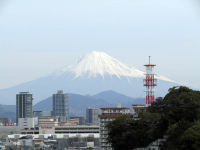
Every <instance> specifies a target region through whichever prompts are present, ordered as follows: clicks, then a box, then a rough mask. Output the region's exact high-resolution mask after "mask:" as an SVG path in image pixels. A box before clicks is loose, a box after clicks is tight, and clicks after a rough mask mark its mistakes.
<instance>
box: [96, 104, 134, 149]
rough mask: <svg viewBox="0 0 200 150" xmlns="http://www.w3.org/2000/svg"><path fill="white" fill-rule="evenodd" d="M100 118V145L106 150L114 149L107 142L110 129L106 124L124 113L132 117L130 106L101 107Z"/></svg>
mask: <svg viewBox="0 0 200 150" xmlns="http://www.w3.org/2000/svg"><path fill="white" fill-rule="evenodd" d="M101 111H102V113H101V115H99V118H100V146H101V148H102V149H104V150H112V147H111V145H110V144H108V143H107V141H106V138H107V137H108V131H107V129H106V127H105V126H106V124H107V123H108V122H110V121H113V120H114V119H116V118H118V117H121V116H122V115H128V116H130V117H131V114H130V108H128V107H118V108H101Z"/></svg>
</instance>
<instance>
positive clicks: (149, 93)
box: [144, 56, 157, 104]
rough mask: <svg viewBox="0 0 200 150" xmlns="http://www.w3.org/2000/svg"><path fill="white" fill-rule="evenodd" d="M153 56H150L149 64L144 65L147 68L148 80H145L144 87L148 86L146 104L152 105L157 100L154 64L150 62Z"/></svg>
mask: <svg viewBox="0 0 200 150" xmlns="http://www.w3.org/2000/svg"><path fill="white" fill-rule="evenodd" d="M150 59H151V56H149V64H146V65H144V66H145V67H146V74H145V75H146V79H144V86H146V91H145V92H146V104H151V103H152V102H154V100H155V96H154V87H155V86H157V84H156V82H157V79H155V77H154V75H155V73H154V66H156V65H154V64H151V62H150Z"/></svg>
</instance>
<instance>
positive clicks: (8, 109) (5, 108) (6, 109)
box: [0, 91, 145, 121]
mask: <svg viewBox="0 0 200 150" xmlns="http://www.w3.org/2000/svg"><path fill="white" fill-rule="evenodd" d="M68 96H69V113H70V116H85V113H86V108H88V107H91V108H102V107H116V106H117V104H118V103H120V104H121V105H122V107H130V108H131V105H132V104H144V103H145V99H144V98H132V97H128V96H125V95H123V94H120V93H117V92H115V91H104V92H101V93H99V94H96V95H94V96H90V95H85V96H84V95H80V94H72V93H70V94H68ZM52 108H53V106H52V97H48V98H47V99H44V100H42V101H40V102H39V103H37V104H35V105H34V107H33V110H52ZM0 117H7V118H10V119H11V120H12V121H15V118H16V106H15V105H0Z"/></svg>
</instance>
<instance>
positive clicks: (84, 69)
mask: <svg viewBox="0 0 200 150" xmlns="http://www.w3.org/2000/svg"><path fill="white" fill-rule="evenodd" d="M66 72H72V73H73V74H74V75H75V78H78V77H81V76H83V75H88V77H96V76H98V75H100V76H102V77H104V75H110V76H117V77H118V78H120V77H133V78H137V77H144V74H145V73H144V72H143V71H140V70H138V69H136V68H134V67H131V68H130V67H128V66H127V65H125V64H123V63H122V62H120V61H119V60H117V59H116V58H113V57H111V56H109V55H108V54H106V53H104V52H98V51H93V52H91V53H89V54H87V55H86V56H85V57H83V58H82V59H80V60H79V61H78V62H77V64H75V65H73V66H67V67H64V68H62V70H61V71H60V72H59V73H58V74H57V75H62V74H63V73H66ZM156 77H157V78H158V79H161V80H165V81H169V82H173V81H172V80H170V79H168V78H167V77H164V76H160V75H157V76H156Z"/></svg>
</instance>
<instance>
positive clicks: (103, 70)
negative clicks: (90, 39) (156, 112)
mask: <svg viewBox="0 0 200 150" xmlns="http://www.w3.org/2000/svg"><path fill="white" fill-rule="evenodd" d="M106 58H107V60H106ZM104 59H105V60H104ZM98 60H99V61H98ZM81 62H82V63H81ZM93 62H94V63H93ZM115 62H117V63H116V64H115ZM80 63H81V65H79V64H80ZM99 64H100V67H99V68H100V69H99V68H98V65H99ZM104 64H106V66H104ZM77 65H78V66H77ZM80 66H81V67H80ZM82 66H83V68H82ZM113 66H114V67H113ZM121 66H122V67H121ZM67 68H68V67H67ZM77 68H78V69H77ZM80 68H81V69H80ZM76 69H77V70H76ZM113 70H114V71H113ZM123 70H125V71H123ZM77 71H78V73H77ZM90 71H92V72H91V76H89V75H90ZM88 72H89V73H88ZM110 72H111V73H110ZM133 72H134V71H133V70H131V69H130V67H128V66H126V65H124V64H123V63H121V62H120V61H118V60H117V59H115V58H112V57H111V56H109V55H107V54H106V53H103V52H96V51H95V52H92V53H89V54H87V55H86V57H83V58H82V59H80V61H79V62H78V63H77V64H76V65H75V66H74V67H72V66H71V69H69V68H68V69H66V68H65V69H64V70H61V71H58V72H56V73H53V74H50V75H48V76H45V77H41V78H38V79H35V80H33V81H29V82H26V83H22V84H19V85H17V86H14V87H11V88H7V89H2V90H0V100H1V102H0V103H2V104H15V102H16V94H18V93H19V92H22V91H29V92H30V93H32V94H33V96H34V104H36V103H37V102H39V101H41V100H43V99H45V98H46V97H48V96H49V95H51V94H53V93H55V92H56V91H57V90H58V89H62V90H64V91H65V92H68V93H79V94H81V95H86V94H90V95H94V94H96V93H100V92H102V91H107V90H113V91H116V92H119V93H122V94H124V95H127V96H129V97H145V93H144V91H145V87H143V78H144V74H143V72H141V71H138V72H139V75H138V74H137V73H138V72H137V70H136V74H135V75H134V76H131V75H132V74H133ZM76 73H77V74H76ZM109 73H110V74H109ZM127 74H128V75H127ZM77 75H78V76H77ZM102 75H103V76H102ZM136 75H138V76H137V77H135V76H136ZM157 76H158V75H157ZM162 78H163V77H160V79H162ZM158 79H159V78H158ZM177 85H178V84H177V83H174V82H172V81H171V80H170V79H169V80H168V79H166V80H158V87H157V88H155V89H156V92H155V95H157V96H164V95H165V94H166V93H167V92H168V89H169V88H171V87H172V86H177Z"/></svg>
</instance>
